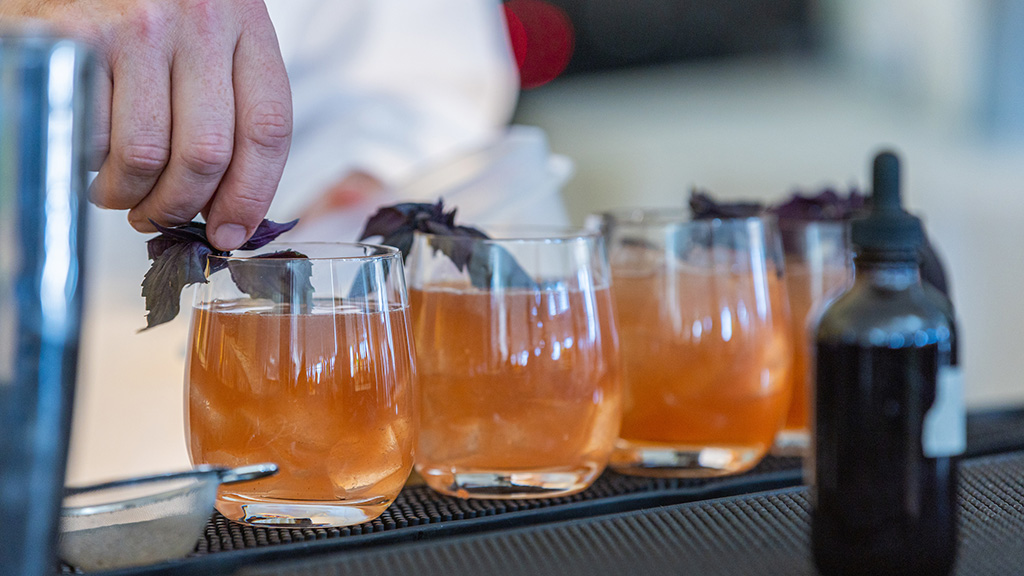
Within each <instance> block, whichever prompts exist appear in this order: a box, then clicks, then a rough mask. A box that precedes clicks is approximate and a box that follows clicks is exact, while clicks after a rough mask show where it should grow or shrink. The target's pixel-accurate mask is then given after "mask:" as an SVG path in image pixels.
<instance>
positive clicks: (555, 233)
mask: <svg viewBox="0 0 1024 576" xmlns="http://www.w3.org/2000/svg"><path fill="white" fill-rule="evenodd" d="M481 228H488V227H487V226H486V225H484V226H481ZM493 229H495V230H497V231H498V232H499V234H498V235H488V237H487V238H476V237H469V239H470V240H473V241H476V242H494V243H503V244H528V243H541V244H566V243H569V242H578V241H581V240H582V241H585V240H599V239H600V238H601V232H600V231H598V230H590V229H587V228H584V227H576V226H530V225H523V226H517V225H495V226H494V228H493ZM414 235H415V236H422V237H425V238H465V237H462V236H448V235H445V234H434V233H432V232H421V231H419V230H416V231H415V233H414Z"/></svg>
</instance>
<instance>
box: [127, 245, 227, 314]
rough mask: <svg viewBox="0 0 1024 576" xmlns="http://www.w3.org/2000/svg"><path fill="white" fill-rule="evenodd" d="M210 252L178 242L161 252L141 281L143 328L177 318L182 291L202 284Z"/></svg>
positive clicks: (209, 250)
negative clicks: (191, 285) (143, 299)
mask: <svg viewBox="0 0 1024 576" xmlns="http://www.w3.org/2000/svg"><path fill="white" fill-rule="evenodd" d="M212 253H213V250H212V249H211V248H210V247H209V246H207V245H205V244H203V243H202V242H180V243H176V244H174V245H172V246H168V247H167V248H166V249H164V250H163V251H162V252H161V253H160V255H159V256H157V257H156V258H154V259H153V265H152V266H150V268H149V270H148V271H147V272H146V276H145V278H144V279H143V280H142V296H143V297H144V298H145V299H146V310H147V312H148V313H147V314H146V328H144V330H148V329H150V328H152V327H154V326H158V325H160V324H163V323H164V322H170V321H171V320H173V319H174V317H175V316H177V315H178V311H179V307H180V301H181V291H182V290H183V289H184V288H185V286H188V285H189V284H195V283H198V282H202V283H205V282H206V281H207V280H206V262H207V259H208V257H209V256H210V254H212Z"/></svg>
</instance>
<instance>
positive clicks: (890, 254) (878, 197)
mask: <svg viewBox="0 0 1024 576" xmlns="http://www.w3.org/2000/svg"><path fill="white" fill-rule="evenodd" d="M850 227H851V238H850V239H851V241H852V242H853V244H854V246H856V247H857V248H858V250H857V255H858V256H859V257H860V256H864V257H868V258H871V259H874V260H891V261H904V260H915V259H916V258H917V250H918V248H920V246H921V244H922V243H923V242H924V231H923V229H922V227H921V220H920V219H919V218H917V217H915V216H912V215H910V214H908V213H907V212H906V211H905V210H904V209H903V206H902V205H901V203H900V159H899V158H898V157H897V156H896V154H894V153H892V152H889V151H884V152H881V153H879V154H878V155H877V156H875V161H874V187H873V190H872V193H871V211H870V212H869V213H868V214H867V215H866V216H864V217H862V218H857V219H855V220H853V221H852V222H851V223H850Z"/></svg>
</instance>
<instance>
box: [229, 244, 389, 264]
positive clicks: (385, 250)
mask: <svg viewBox="0 0 1024 576" xmlns="http://www.w3.org/2000/svg"><path fill="white" fill-rule="evenodd" d="M303 246H310V247H313V246H315V247H323V248H330V247H336V248H370V249H373V250H374V251H375V253H373V254H363V255H358V256H357V255H353V256H306V257H285V258H260V256H263V255H266V254H272V253H273V252H278V251H281V250H290V249H294V250H295V251H296V252H302V250H300V249H297V248H301V247H303ZM244 252H245V254H243V255H238V254H237V251H236V253H233V254H210V256H209V257H210V258H216V259H219V260H223V261H225V262H231V261H247V262H253V261H255V262H267V263H272V262H278V263H281V262H294V261H298V260H313V261H325V260H334V261H347V262H373V261H376V260H388V259H392V258H394V257H395V256H396V255H399V254H401V251H400V250H399V249H398V248H395V247H394V246H388V245H386V244H372V243H369V242H288V243H285V242H282V243H281V244H280V245H276V246H270V245H266V246H263V247H261V248H257V249H256V250H245V251H244Z"/></svg>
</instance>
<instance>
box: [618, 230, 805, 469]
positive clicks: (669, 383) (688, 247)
mask: <svg viewBox="0 0 1024 576" xmlns="http://www.w3.org/2000/svg"><path fill="white" fill-rule="evenodd" d="M604 224H605V227H606V230H607V233H608V235H609V237H610V253H611V257H610V259H611V266H612V275H613V278H614V288H613V294H614V297H615V307H616V314H617V318H618V327H619V334H620V338H621V343H622V356H623V380H624V399H623V420H622V432H621V437H620V439H619V441H618V443H617V445H616V450H615V453H614V454H613V455H612V460H611V465H612V466H613V467H614V468H615V469H616V470H618V471H620V472H624V473H628V474H638V475H647V476H674V477H685V476H714V475H721V474H730V473H736V472H741V471H744V470H747V469H749V468H752V467H753V466H754V465H756V464H757V463H758V462H759V461H760V460H761V459H762V458H763V457H764V455H765V454H766V453H767V451H768V449H769V448H770V447H771V446H772V442H773V440H774V438H775V435H776V434H777V433H778V431H779V429H780V428H781V426H782V422H783V420H784V418H785V416H786V410H787V409H788V408H789V398H790V388H791V380H790V378H789V368H790V363H791V344H790V336H789V326H788V310H787V303H786V293H785V289H784V287H783V282H782V271H783V270H782V268H783V263H782V258H781V247H780V245H779V240H778V234H777V232H775V231H774V230H775V229H774V227H773V225H772V222H771V221H769V220H764V219H761V218H744V219H730V220H718V219H716V220H703V221H690V220H689V217H688V216H687V214H686V213H685V212H683V211H681V210H647V211H644V210H636V211H631V212H622V213H614V214H612V215H611V216H609V217H606V218H605V220H604Z"/></svg>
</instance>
